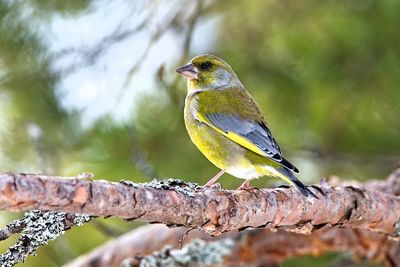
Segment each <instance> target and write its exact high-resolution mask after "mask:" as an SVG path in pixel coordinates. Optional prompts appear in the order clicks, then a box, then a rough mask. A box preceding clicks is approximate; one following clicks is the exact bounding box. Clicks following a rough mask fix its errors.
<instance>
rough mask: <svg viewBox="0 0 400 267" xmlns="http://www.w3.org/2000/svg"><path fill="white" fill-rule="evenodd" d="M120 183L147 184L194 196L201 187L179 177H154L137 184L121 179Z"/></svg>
mask: <svg viewBox="0 0 400 267" xmlns="http://www.w3.org/2000/svg"><path fill="white" fill-rule="evenodd" d="M120 183H122V184H125V185H128V186H132V187H136V188H137V187H140V186H141V185H144V186H149V187H152V188H156V189H166V190H174V191H176V192H179V193H182V194H184V195H187V196H190V197H194V196H195V192H196V190H200V189H201V188H202V187H201V186H199V185H198V184H196V183H191V182H185V181H183V180H180V179H174V178H167V179H163V180H157V179H154V180H152V181H151V182H148V183H144V184H138V183H135V182H131V181H126V180H121V181H120Z"/></svg>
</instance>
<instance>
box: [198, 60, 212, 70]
mask: <svg viewBox="0 0 400 267" xmlns="http://www.w3.org/2000/svg"><path fill="white" fill-rule="evenodd" d="M211 67H212V63H211V62H210V61H206V62H204V63H201V65H200V69H201V70H209V69H210V68H211Z"/></svg>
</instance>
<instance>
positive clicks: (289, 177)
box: [274, 168, 319, 199]
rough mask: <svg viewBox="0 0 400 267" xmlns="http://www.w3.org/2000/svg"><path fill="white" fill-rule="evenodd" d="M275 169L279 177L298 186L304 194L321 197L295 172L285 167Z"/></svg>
mask: <svg viewBox="0 0 400 267" xmlns="http://www.w3.org/2000/svg"><path fill="white" fill-rule="evenodd" d="M275 170H276V171H275V172H274V174H275V175H276V176H277V177H278V178H280V179H282V180H284V181H285V182H287V183H289V184H291V185H293V186H294V187H296V188H297V190H299V192H300V193H301V194H303V195H304V196H306V197H308V196H312V197H313V198H316V199H319V198H318V197H317V196H316V195H315V194H314V193H313V192H312V191H311V190H310V189H308V188H307V187H306V186H305V185H304V184H303V183H302V182H300V181H299V179H297V178H296V176H294V174H293V172H291V171H290V170H288V169H285V168H279V169H275Z"/></svg>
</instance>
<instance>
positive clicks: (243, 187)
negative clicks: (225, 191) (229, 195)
mask: <svg viewBox="0 0 400 267" xmlns="http://www.w3.org/2000/svg"><path fill="white" fill-rule="evenodd" d="M253 189H258V188H257V187H254V186H251V185H250V180H246V181H244V183H243V184H242V185H241V186H239V187H238V189H236V190H246V191H250V190H253Z"/></svg>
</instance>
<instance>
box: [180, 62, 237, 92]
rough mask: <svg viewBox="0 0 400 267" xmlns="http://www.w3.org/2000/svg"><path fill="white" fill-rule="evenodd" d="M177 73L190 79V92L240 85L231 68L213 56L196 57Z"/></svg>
mask: <svg viewBox="0 0 400 267" xmlns="http://www.w3.org/2000/svg"><path fill="white" fill-rule="evenodd" d="M176 71H177V72H178V73H179V74H181V75H183V76H185V77H186V78H187V79H188V88H189V90H190V89H191V90H213V89H219V88H224V87H226V86H231V85H232V86H233V85H237V84H240V81H239V79H238V78H237V76H236V74H235V73H234V72H233V70H232V68H231V66H229V64H228V63H226V62H225V61H223V60H222V59H220V58H219V57H216V56H213V55H200V56H196V57H194V58H193V59H192V60H190V61H189V63H187V64H186V65H185V66H183V67H180V68H179V69H177V70H176Z"/></svg>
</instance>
